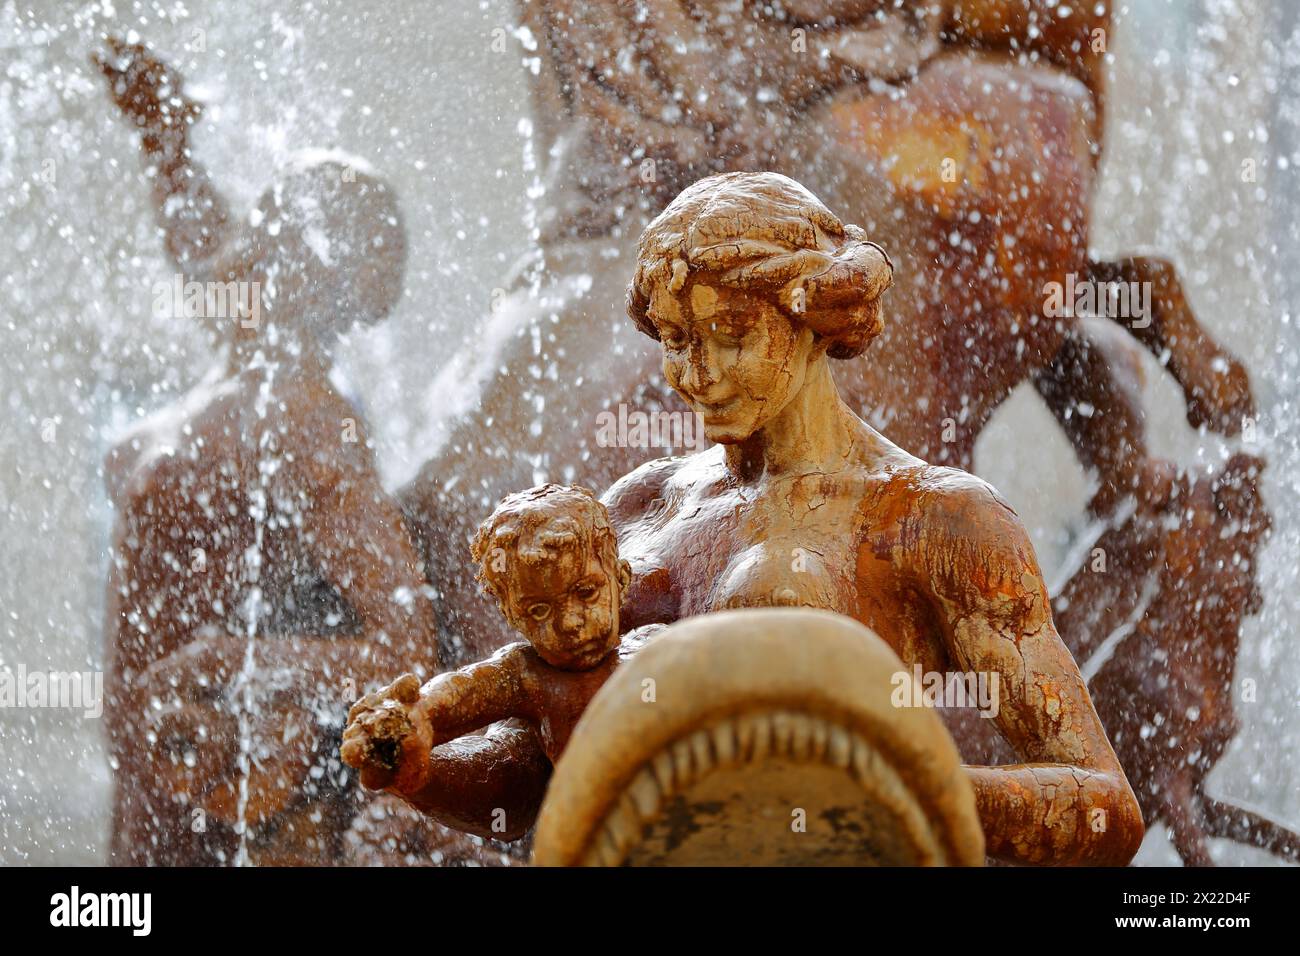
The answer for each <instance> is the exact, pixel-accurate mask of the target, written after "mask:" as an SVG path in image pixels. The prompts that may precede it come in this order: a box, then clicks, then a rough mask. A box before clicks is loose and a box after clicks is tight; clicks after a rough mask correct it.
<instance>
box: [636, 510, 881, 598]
mask: <svg viewBox="0 0 1300 956" xmlns="http://www.w3.org/2000/svg"><path fill="white" fill-rule="evenodd" d="M818 492H819V489H817V488H808V487H806V486H802V487H798V488H794V489H790V493H789V494H785V495H781V494H778V495H772V494H767V495H764V496H762V497H755V496H746V495H744V494H743V493H739V492H737V493H731V494H727V495H721V496H716V497H713V498H710V499H707V500H697V501H686V502H683V503H681V504H680V506H678V507H677V508H676V509H674V510H673V511H672V512H671V513H669V514H667V515H665V516H664V517H663V519H662V520H660V521H657V522H651V523H647V524H646V525H643V526H642V527H641V528H638V529H637V531H636V532H635V533H634V534H633V535H631V536H629V537H628V539H627V540H625V541H620V548H621V550H622V553H623V556H624V557H626V558H627V559H628V560H629V561H630V562H631V563H632V568H633V576H634V579H636V580H637V582H638V584H637V585H635V586H634V588H637V589H639V590H640V591H641V592H642V595H643V596H644V598H645V599H646V600H645V601H644V602H639V603H642V605H643V607H644V606H645V605H646V604H651V603H652V604H653V605H654V607H655V611H654V613H651V614H649V615H646V616H644V617H642V616H641V615H638V618H637V623H644V622H645V621H649V620H657V621H671V620H676V619H678V618H681V617H689V616H691V615H695V614H702V613H705V612H708V611H717V610H725V609H730V608H741V607H816V608H824V609H827V610H835V611H839V612H840V613H843V614H850V615H851V614H853V612H854V608H855V594H856V582H855V567H856V563H857V562H856V553H857V542H858V540H859V528H858V525H859V524H860V522H859V519H858V516H857V513H856V511H857V509H856V507H855V504H854V502H852V500H850V499H847V498H846V496H838V497H836V496H832V495H829V494H820V493H818ZM633 597H634V599H635V598H636V597H637V595H636V594H635V593H634V595H633Z"/></svg>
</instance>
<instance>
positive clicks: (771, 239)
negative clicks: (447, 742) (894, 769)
mask: <svg viewBox="0 0 1300 956" xmlns="http://www.w3.org/2000/svg"><path fill="white" fill-rule="evenodd" d="M892 273H893V267H892V264H891V263H890V261H889V259H888V258H887V256H886V255H885V253H884V252H883V251H882V250H881V249H880V247H878V246H876V245H874V244H873V243H871V242H868V241H866V239H865V236H864V234H863V232H862V230H861V229H859V228H858V227H856V226H851V225H845V224H843V223H842V222H841V221H840V220H839V219H838V218H837V217H836V216H834V215H833V214H832V213H831V212H830V211H829V210H828V209H827V208H826V207H825V206H824V205H822V203H821V202H820V201H818V200H817V199H816V198H815V197H814V196H813V195H812V194H811V193H809V192H808V191H807V190H806V189H804V188H803V187H802V186H800V185H799V184H797V183H795V182H794V181H793V180H790V179H788V178H786V177H784V176H780V175H776V174H772V173H728V174H724V175H720V176H713V177H710V178H708V179H704V180H701V181H700V182H698V183H696V184H695V185H693V186H691V187H689V188H688V189H686V190H685V191H684V192H682V193H681V195H679V196H678V197H677V198H676V199H675V200H674V201H673V202H672V203H671V204H670V205H669V206H668V208H667V209H666V210H665V211H664V212H663V213H662V214H660V215H659V216H658V217H657V218H656V219H655V220H654V221H653V222H652V223H651V224H650V225H649V226H648V227H647V228H646V230H645V231H644V232H643V234H642V236H641V240H640V243H639V245H638V256H637V268H636V274H635V278H634V279H633V281H632V284H631V287H630V289H629V291H628V313H629V315H630V317H631V318H632V320H633V322H634V323H635V324H636V326H637V328H639V329H640V330H641V331H642V332H644V333H645V334H647V335H649V336H650V337H651V338H653V339H655V340H656V341H658V342H659V344H660V347H661V349H662V359H663V372H664V377H665V378H666V380H667V382H668V384H669V385H670V386H671V387H672V389H673V390H674V391H675V392H676V393H677V395H678V396H680V398H681V399H682V400H683V401H685V402H686V404H687V405H688V406H689V407H690V408H691V409H692V410H693V411H694V412H696V413H697V414H698V415H700V416H701V417H702V419H703V425H704V429H705V433H706V435H707V436H708V437H709V438H710V439H711V440H712V441H714V442H716V443H717V444H716V446H715V447H713V448H710V449H709V450H707V451H705V452H701V453H699V454H696V455H692V456H688V457H676V458H666V459H660V460H658V461H653V462H650V463H648V464H645V465H643V466H642V467H640V468H638V469H636V470H635V471H633V472H632V473H631V474H629V475H627V476H625V477H623V478H622V479H620V480H619V481H618V482H616V483H615V484H614V485H613V487H611V488H610V489H609V491H608V492H606V494H605V495H604V497H603V500H604V502H605V504H606V506H607V508H608V510H609V516H610V521H611V524H612V525H613V526H614V529H615V531H616V532H617V535H618V540H619V546H620V553H621V555H622V557H623V558H625V559H626V560H627V561H628V562H629V564H630V567H631V572H632V581H631V585H630V587H629V589H628V592H627V595H626V597H625V599H624V606H623V611H622V615H621V617H620V621H621V624H620V626H621V627H622V628H623V629H624V630H630V629H633V628H637V627H641V626H644V625H647V624H656V623H662V624H668V623H672V622H675V621H677V620H679V619H681V618H685V617H690V616H693V615H698V614H705V613H708V612H711V611H715V610H720V609H724V608H741V607H762V606H802V607H812V608H821V609H825V610H831V611H836V612H838V613H840V614H843V615H846V616H848V617H851V618H854V619H856V620H858V621H860V622H862V623H863V624H865V625H867V626H868V627H870V628H871V629H873V630H874V631H875V632H876V633H877V634H878V635H880V637H881V638H883V639H884V641H885V642H886V643H887V644H888V645H889V646H890V647H891V648H892V649H893V651H894V652H895V653H897V654H898V656H899V657H900V658H901V659H902V661H903V662H904V664H905V665H906V666H908V667H912V666H914V665H920V667H921V669H922V670H924V671H926V672H932V671H937V672H957V671H961V672H971V671H974V672H983V673H988V674H995V675H997V676H998V678H999V680H998V682H997V686H998V687H999V699H998V706H997V715H996V717H995V718H994V719H993V720H981V719H979V718H976V719H973V720H965V719H964V718H965V717H969V716H972V715H970V714H969V713H960V712H958V713H953V714H952V715H951V716H952V718H953V719H952V720H951V721H950V729H951V730H952V731H953V733H954V736H955V738H956V740H957V743H958V746H959V749H960V750H961V753H962V756H963V758H964V759H965V760H966V762H967V763H968V764H969V765H968V766H967V767H966V768H965V770H966V772H967V773H968V774H969V776H970V779H971V781H972V783H973V784H974V787H975V792H976V802H977V806H978V811H979V815H980V819H981V823H982V826H983V829H984V835H985V842H986V847H987V852H988V853H989V855H991V856H993V857H996V858H1000V859H1004V860H1009V861H1015V862H1021V863H1056V864H1071V863H1073V864H1086V863H1093V864H1112V865H1118V864H1123V863H1127V862H1128V860H1129V859H1130V858H1131V857H1132V855H1133V854H1134V853H1135V852H1136V850H1137V847H1138V845H1139V843H1140V841H1141V838H1142V833H1143V826H1142V820H1141V815H1140V813H1139V811H1138V807H1137V803H1136V800H1135V799H1134V796H1133V793H1132V791H1131V789H1130V788H1129V785H1128V782H1127V780H1126V779H1125V776H1124V773H1123V771H1122V769H1121V768H1120V765H1119V762H1118V760H1117V759H1116V757H1115V753H1114V751H1113V750H1112V749H1111V746H1110V744H1109V743H1108V741H1107V739H1106V736H1105V733H1104V731H1103V730H1102V727H1101V724H1100V722H1099V721H1098V718H1097V714H1096V712H1095V710H1094V709H1093V705H1092V701H1091V699H1090V698H1089V696H1088V692H1087V689H1086V687H1085V686H1084V682H1083V679H1082V677H1081V676H1080V674H1079V670H1078V668H1077V667H1076V665H1075V663H1074V661H1073V659H1072V658H1071V657H1070V654H1069V652H1068V651H1067V650H1066V648H1065V646H1064V645H1063V643H1062V642H1061V639H1060V637H1059V636H1058V635H1057V633H1056V630H1055V628H1054V627H1053V624H1052V616H1051V610H1050V607H1049V603H1048V594H1047V589H1046V587H1045V585H1044V583H1043V579H1042V575H1041V573H1040V571H1039V568H1038V565H1037V562H1036V560H1035V557H1034V553H1033V549H1032V547H1031V545H1030V543H1029V540H1028V537H1027V535H1026V533H1025V531H1024V528H1023V527H1022V526H1021V524H1020V522H1019V520H1018V519H1017V518H1016V515H1015V513H1014V512H1013V511H1012V510H1011V508H1010V507H1009V506H1008V505H1007V504H1006V503H1005V502H1004V501H1003V500H1002V499H1001V498H1000V497H999V496H998V495H997V493H996V492H995V491H994V490H993V489H992V488H990V487H989V486H988V485H987V484H985V483H984V482H982V481H980V480H979V479H977V478H975V477H973V476H971V475H969V474H966V473H965V472H961V471H957V470H954V469H951V468H943V467H933V466H930V465H928V464H926V463H925V462H923V461H921V460H920V459H918V458H916V457H914V456H912V455H910V454H908V453H907V452H905V451H903V450H902V449H900V448H898V447H897V446H896V445H894V444H892V443H891V442H890V441H889V440H888V439H886V438H885V437H884V436H883V435H881V434H880V433H879V432H877V431H876V430H875V429H873V428H872V427H870V426H869V425H867V424H866V423H865V422H863V421H862V420H861V419H860V418H858V416H857V415H855V414H854V413H853V412H852V411H851V410H850V408H849V407H848V406H847V405H846V404H845V403H844V401H843V400H842V399H841V398H840V395H839V393H838V391H837V389H836V386H835V382H834V380H833V377H832V375H831V369H830V361H829V360H830V359H851V358H854V357H857V356H858V355H860V354H861V353H862V352H863V350H864V349H865V348H866V347H867V345H868V344H869V343H870V342H871V340H872V339H873V338H874V337H875V336H876V335H877V334H878V333H879V332H880V329H881V296H882V294H883V293H884V291H885V289H886V288H887V287H888V286H889V285H890V283H891V281H892ZM790 639H791V640H798V635H797V634H792V635H790ZM390 706H397V707H403V706H406V705H404V704H402V702H401V701H400V700H398V699H397V698H396V695H393V701H392V704H391V705H390ZM410 716H411V717H412V718H413V719H414V720H415V721H417V722H418V721H419V719H420V717H419V713H418V712H411V714H410ZM994 725H995V726H996V731H998V732H999V733H1000V738H1001V739H998V734H995V733H994ZM420 730H421V732H426V731H427V730H428V728H420ZM425 739H429V738H425ZM458 746H459V747H460V748H461V749H460V751H459V756H458V758H457V759H460V760H463V761H464V773H462V774H460V775H459V777H460V779H461V780H462V781H464V782H465V785H464V786H458V787H455V788H448V787H445V786H439V785H437V784H436V783H434V782H433V781H434V780H435V779H436V775H433V774H428V775H426V774H424V773H423V772H422V770H421V767H420V764H422V763H428V764H431V765H432V764H434V763H438V762H439V761H443V760H446V759H448V757H447V756H446V751H445V750H443V749H442V748H435V749H434V750H433V751H432V754H431V755H426V754H423V753H416V754H415V755H413V756H412V757H411V758H410V759H412V760H413V761H414V762H415V763H416V766H415V767H402V768H400V769H399V771H398V773H397V776H398V777H399V778H400V779H402V780H403V786H402V788H401V789H400V790H395V791H394V792H398V793H399V795H401V796H403V797H404V798H405V799H406V800H407V801H408V802H410V803H411V804H412V805H414V806H416V807H417V808H419V809H422V810H424V811H425V812H426V813H429V814H431V815H433V816H434V817H435V818H438V819H441V820H443V821H445V822H449V823H453V824H455V825H460V826H466V825H467V824H468V826H467V828H468V829H471V830H475V829H477V830H479V832H483V833H488V832H489V831H488V829H487V825H488V824H487V821H488V818H489V815H490V814H491V813H492V810H493V809H494V808H500V807H502V804H500V803H495V804H494V803H492V802H491V800H492V799H493V798H494V797H495V796H496V795H498V794H500V793H502V792H504V791H506V790H507V789H509V788H510V786H511V783H512V782H513V785H515V786H517V787H518V790H517V792H520V793H523V792H536V791H537V790H538V789H539V788H538V786H537V782H536V781H535V780H533V779H532V777H533V776H535V774H536V768H537V766H538V763H539V762H538V761H537V759H536V756H535V755H536V752H537V748H538V747H539V746H540V744H539V743H538V741H537V738H536V737H535V736H532V737H527V736H525V737H516V738H514V739H512V740H511V741H509V742H508V743H506V742H495V741H493V740H491V739H486V738H462V740H461V742H460V743H459V744H458ZM440 751H442V752H441V753H440ZM990 764H995V765H990ZM470 781H473V782H472V783H470ZM390 789H391V788H390ZM532 813H535V807H520V806H518V804H517V803H516V805H515V806H514V807H513V808H512V810H511V811H508V812H507V817H508V819H509V830H510V833H509V834H508V835H511V836H519V835H521V834H522V833H523V832H524V831H526V830H527V828H528V826H529V825H530V824H531V822H532V816H531V815H530V814H532Z"/></svg>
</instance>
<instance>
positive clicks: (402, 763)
mask: <svg viewBox="0 0 1300 956" xmlns="http://www.w3.org/2000/svg"><path fill="white" fill-rule="evenodd" d="M472 554H473V557H474V560H475V561H476V562H477V564H478V580H479V581H481V582H482V583H483V585H484V587H485V589H486V590H487V591H488V593H489V594H491V595H492V597H493V598H495V600H496V602H497V606H498V607H499V608H500V610H501V613H502V615H504V617H505V619H506V621H507V622H509V624H510V626H511V627H513V628H515V629H516V630H517V631H519V632H520V633H521V634H522V635H523V636H524V637H525V638H526V640H524V641H517V642H515V643H513V644H507V645H506V646H505V647H503V648H501V649H500V650H498V651H497V652H496V653H495V654H493V655H492V656H491V657H490V658H488V659H487V660H483V661H479V662H477V663H474V664H470V665H468V666H466V667H462V668H460V669H459V670H454V671H449V672H446V673H443V674H439V675H438V676H437V677H435V678H433V679H432V680H430V681H429V682H428V683H427V684H425V685H424V686H423V687H421V686H420V681H419V678H418V677H416V675H414V674H405V675H403V676H402V677H400V678H398V679H397V680H396V681H395V682H393V684H392V685H390V686H389V687H387V688H385V689H383V690H381V691H378V692H376V693H374V694H370V695H367V696H366V697H364V698H363V699H362V700H360V701H359V702H358V703H357V704H356V705H355V706H353V708H352V711H351V713H349V715H348V729H347V731H346V732H345V733H344V736H343V746H342V750H341V752H342V756H343V761H344V763H347V764H348V765H349V766H352V767H355V768H356V769H358V770H360V771H361V780H362V783H364V784H365V785H366V786H367V787H370V788H372V789H379V788H381V787H394V788H395V789H397V790H399V791H400V790H404V789H407V785H409V784H410V783H412V782H413V781H416V780H420V781H425V782H426V783H427V782H428V781H427V778H428V777H429V775H430V751H431V749H432V748H433V747H436V746H438V745H440V744H443V743H446V742H448V741H450V740H454V739H455V738H457V737H461V736H463V735H465V734H468V733H470V732H471V731H474V730H476V729H478V728H480V727H484V726H486V725H488V724H492V723H495V722H497V721H502V720H509V719H521V720H523V721H525V722H527V723H529V724H531V725H532V726H533V727H535V728H536V730H537V732H538V733H539V734H540V737H541V740H542V745H543V747H544V749H545V752H546V756H547V757H548V758H549V759H550V760H551V762H554V761H555V760H557V759H558V758H559V756H560V754H561V753H562V752H563V750H564V747H565V745H566V744H567V743H568V741H569V736H570V735H571V734H572V732H573V728H574V726H575V725H576V724H577V722H578V719H579V718H580V717H581V716H582V712H583V710H584V709H585V708H586V706H587V703H588V702H589V701H590V700H591V698H592V697H593V696H595V694H596V692H597V691H598V690H600V688H601V686H602V685H603V684H604V683H605V681H606V680H607V679H608V678H609V676H610V674H612V673H613V671H614V668H615V667H617V666H618V665H619V663H620V662H621V661H624V660H626V659H627V658H629V657H630V656H631V655H632V654H633V653H635V651H636V650H638V649H639V648H640V647H641V646H643V645H644V643H645V641H646V640H647V639H648V638H649V637H650V636H651V635H652V634H653V633H654V632H656V631H658V630H661V629H662V628H663V627H664V625H662V624H650V625H646V626H645V627H641V628H637V629H636V630H633V631H630V632H629V633H627V634H624V635H623V636H622V637H620V636H619V608H620V606H621V605H622V602H623V596H624V593H625V592H626V590H627V587H628V584H629V582H630V580H631V570H630V568H629V567H628V563H627V562H626V561H623V560H621V559H620V558H619V556H618V542H617V539H616V537H615V534H614V530H613V528H612V527H611V526H610V523H609V515H608V514H607V513H606V511H605V506H604V505H602V504H601V503H600V501H599V500H597V498H596V496H595V495H594V494H593V493H592V492H591V491H589V490H587V489H586V488H581V487H576V486H575V487H569V486H562V485H554V484H546V485H540V486H538V487H536V488H530V489H528V490H527V491H521V492H519V493H517V494H513V495H510V496H508V497H507V498H505V499H504V500H503V501H502V502H501V504H500V505H498V506H497V508H496V510H495V511H493V512H492V514H491V515H490V516H489V517H488V519H487V520H486V521H484V522H483V524H482V525H481V526H480V527H479V531H478V536H477V537H476V538H475V540H474V543H473V546H472ZM443 766H444V768H445V769H446V770H448V771H449V772H454V767H455V764H454V763H452V764H444V765H443ZM398 776H400V777H401V779H397V777H398Z"/></svg>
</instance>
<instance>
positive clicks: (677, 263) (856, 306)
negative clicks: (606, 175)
mask: <svg viewBox="0 0 1300 956" xmlns="http://www.w3.org/2000/svg"><path fill="white" fill-rule="evenodd" d="M692 270H700V271H707V272H709V273H712V274H714V275H716V277H717V278H718V280H719V281H721V282H722V283H723V284H725V285H730V286H735V287H738V288H745V289H755V290H758V291H763V292H768V293H771V294H774V295H775V296H776V297H777V303H778V304H779V306H780V308H781V310H782V312H784V313H785V315H786V316H788V317H789V318H790V320H791V321H792V322H793V323H795V324H796V325H805V326H807V327H808V328H810V329H812V330H813V332H815V333H816V334H817V335H818V336H820V337H821V338H823V339H825V340H827V342H828V347H827V354H828V355H830V356H831V358H841V359H843V358H854V357H856V356H858V355H861V354H862V352H863V350H864V349H865V348H866V347H867V344H868V343H869V342H870V341H871V340H872V339H873V338H875V337H876V336H877V335H878V334H879V333H880V328H881V324H880V298H881V296H882V295H883V294H884V291H885V290H886V289H888V288H889V286H890V284H891V283H892V282H893V275H894V266H893V263H892V262H890V261H889V257H888V256H887V255H885V251H884V250H883V249H881V248H880V246H878V245H876V244H875V243H874V242H868V241H867V239H866V234H865V233H864V232H863V231H862V229H860V228H859V227H858V226H853V225H847V224H845V223H843V222H841V221H840V220H839V219H838V218H837V217H836V216H835V215H834V214H833V213H832V212H831V211H830V210H829V209H827V208H826V207H825V206H824V205H823V204H822V203H821V201H820V200H819V199H818V198H817V197H816V196H814V195H813V194H812V193H810V192H809V191H808V190H807V189H805V188H804V187H803V186H801V185H799V184H798V183H797V182H795V181H794V180H793V179H790V178H789V177H787V176H781V175H779V174H777V173H724V174H722V175H720V176H710V177H708V178H706V179H701V180H700V181H699V182H697V183H695V184H694V185H692V186H690V187H688V188H686V189H684V190H683V191H682V192H681V194H680V195H679V196H678V197H677V198H676V199H674V200H673V201H672V202H671V203H670V204H669V205H668V208H667V209H665V210H664V211H663V212H662V213H660V214H659V216H658V217H656V218H655V220H654V221H653V222H652V223H650V225H648V226H646V228H645V231H644V232H642V233H641V240H640V242H639V243H638V245H637V270H636V275H635V277H634V278H633V279H632V284H631V285H630V286H629V287H628V291H627V313H628V316H629V317H631V319H632V321H633V322H635V323H636V326H637V328H639V329H640V330H641V331H642V332H644V333H645V334H646V335H648V336H650V337H651V338H652V339H654V340H655V341H658V340H659V330H658V328H656V327H655V324H654V321H653V320H652V319H651V318H650V317H649V315H648V314H647V313H648V309H649V307H650V295H651V291H652V290H653V289H654V287H655V285H656V284H658V283H661V282H662V283H667V285H668V288H669V289H670V290H671V291H673V292H677V291H679V290H680V289H681V288H682V287H683V286H684V285H685V283H686V277H687V275H688V274H689V272H690V271H692Z"/></svg>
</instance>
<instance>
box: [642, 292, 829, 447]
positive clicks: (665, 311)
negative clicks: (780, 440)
mask: <svg viewBox="0 0 1300 956" xmlns="http://www.w3.org/2000/svg"><path fill="white" fill-rule="evenodd" d="M649 317H650V321H652V322H653V323H654V325H655V327H656V328H657V329H658V330H659V341H660V344H661V345H662V346H663V353H664V359H663V363H664V364H663V369H664V377H665V378H666V379H667V380H668V384H669V385H671V386H672V388H673V390H674V391H675V392H677V394H678V395H680V396H681V397H682V398H683V399H684V400H685V401H686V403H687V404H688V405H690V406H691V408H692V409H693V410H694V411H696V412H698V413H699V414H700V416H701V417H702V418H703V419H704V433H705V434H706V435H707V436H708V437H709V439H710V440H711V441H715V442H719V443H721V444H734V443H736V442H741V441H744V440H745V439H747V438H749V437H750V436H751V435H753V434H754V433H755V432H757V431H758V430H759V429H761V428H762V427H763V426H764V425H766V424H767V423H768V422H770V421H771V420H772V419H773V418H775V417H776V416H777V415H778V414H779V413H780V412H781V410H782V409H783V408H785V406H786V405H787V404H788V403H789V401H790V399H791V398H792V397H793V396H794V395H795V394H796V393H797V392H798V391H799V389H800V388H801V387H802V386H803V382H804V376H805V374H806V372H807V369H808V363H809V361H810V360H811V359H812V358H813V356H814V354H815V352H816V345H815V343H814V336H813V333H812V331H811V330H809V329H807V328H800V327H796V326H795V325H794V324H792V323H791V321H790V320H789V319H788V318H787V317H786V316H785V314H784V313H783V312H782V311H781V310H780V309H779V308H777V306H776V304H775V303H774V302H773V301H771V299H770V298H769V297H765V296H761V295H756V294H754V293H750V292H745V291H743V290H740V289H734V288H731V287H729V286H725V285H722V284H721V283H719V282H717V280H716V279H715V278H713V277H711V276H709V275H707V274H696V275H695V276H693V277H692V278H691V279H689V280H688V281H687V283H686V285H685V286H683V287H682V289H681V291H680V292H677V293H672V292H669V291H668V289H667V287H666V286H664V285H660V286H659V287H657V288H656V289H655V290H654V292H653V293H652V295H651V298H650V308H649Z"/></svg>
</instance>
